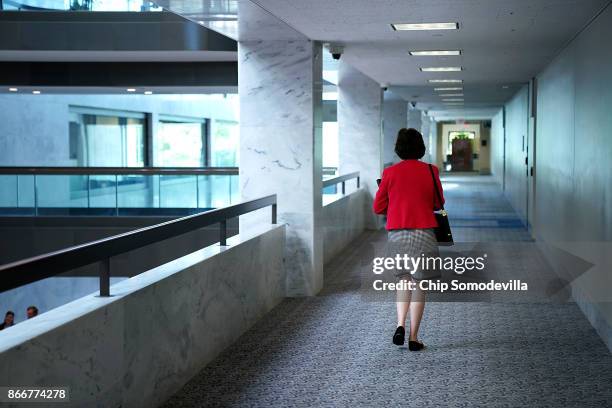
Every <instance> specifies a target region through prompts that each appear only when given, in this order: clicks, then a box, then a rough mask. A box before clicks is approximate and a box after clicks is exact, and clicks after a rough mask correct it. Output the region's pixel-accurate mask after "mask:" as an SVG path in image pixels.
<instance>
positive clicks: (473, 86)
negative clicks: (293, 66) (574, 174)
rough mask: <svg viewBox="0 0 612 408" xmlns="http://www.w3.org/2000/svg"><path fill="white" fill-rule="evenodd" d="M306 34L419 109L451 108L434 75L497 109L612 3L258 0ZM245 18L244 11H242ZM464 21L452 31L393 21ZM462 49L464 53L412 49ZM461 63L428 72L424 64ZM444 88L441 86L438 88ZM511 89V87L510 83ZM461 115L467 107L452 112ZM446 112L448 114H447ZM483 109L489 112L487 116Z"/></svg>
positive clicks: (469, 100)
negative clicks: (402, 26)
mask: <svg viewBox="0 0 612 408" xmlns="http://www.w3.org/2000/svg"><path fill="white" fill-rule="evenodd" d="M251 1H253V2H254V3H256V4H258V5H259V6H261V7H262V8H263V9H265V10H267V11H268V12H269V13H271V14H273V15H275V16H276V17H278V18H279V19H281V20H283V21H284V22H286V23H287V24H288V25H290V26H291V27H293V28H295V29H296V30H298V31H300V32H302V33H303V34H305V35H306V36H307V37H309V38H311V39H314V40H320V41H324V42H334V43H340V44H344V45H345V52H344V55H343V56H342V59H343V60H344V61H346V62H348V63H350V64H351V65H353V66H354V67H356V68H357V69H359V70H360V71H362V72H363V73H365V74H366V75H368V76H370V77H371V78H373V79H374V80H376V81H377V82H379V83H381V84H389V85H390V89H392V90H393V92H395V93H398V94H399V95H401V96H402V97H403V98H405V99H406V100H408V101H415V102H417V103H418V104H419V107H421V108H423V109H428V110H435V111H437V112H444V111H445V107H444V105H442V103H441V98H440V97H438V96H437V95H436V94H435V93H434V92H433V85H429V84H428V83H427V80H428V79H430V78H461V79H463V80H464V84H463V87H464V92H463V93H464V95H465V96H464V98H465V113H468V111H473V110H474V109H477V110H479V111H480V112H494V111H495V109H492V108H494V107H496V106H500V105H501V104H503V103H504V102H505V101H507V100H508V99H509V98H510V97H511V96H512V95H513V94H514V93H515V92H516V91H517V89H518V88H520V86H521V85H522V84H525V83H527V82H528V81H529V79H530V78H532V77H534V76H535V75H537V74H538V73H539V72H540V71H541V70H542V69H543V68H544V67H545V66H546V65H547V64H548V63H549V62H550V61H551V60H552V59H553V58H554V56H555V55H556V54H557V53H558V52H559V51H560V50H561V49H562V48H563V47H564V46H565V45H566V44H567V43H568V42H569V41H570V40H571V39H572V38H573V37H574V36H575V35H576V34H577V33H578V32H579V31H580V30H581V29H582V28H584V27H585V25H586V24H587V23H588V22H589V21H590V20H591V19H592V18H593V17H594V16H595V15H596V14H597V13H598V12H599V11H601V10H602V9H603V7H604V6H606V5H607V4H608V3H610V1H609V0H307V1H306V0H251ZM239 19H240V16H239ZM402 22H407V23H410V22H415V23H421V22H458V23H459V25H460V29H459V30H452V31H394V30H392V29H391V27H390V24H391V23H402ZM413 49H414V50H429V49H432V50H446V49H451V50H452V49H460V50H462V52H463V55H461V56H457V57H443V58H441V57H412V56H410V55H408V51H409V50H413ZM447 65H448V66H462V67H463V68H464V71H463V72H458V73H450V74H449V73H446V74H445V73H423V72H420V71H419V69H418V68H419V67H420V66H447ZM438 86H439V85H438ZM503 86H507V88H503ZM450 112H452V114H453V115H454V114H456V116H457V117H461V116H462V112H461V110H460V109H456V108H455V109H450ZM440 114H442V113H440ZM481 114H483V113H481Z"/></svg>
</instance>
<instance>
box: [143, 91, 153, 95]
mask: <svg viewBox="0 0 612 408" xmlns="http://www.w3.org/2000/svg"><path fill="white" fill-rule="evenodd" d="M144 94H145V95H153V91H145V92H144Z"/></svg>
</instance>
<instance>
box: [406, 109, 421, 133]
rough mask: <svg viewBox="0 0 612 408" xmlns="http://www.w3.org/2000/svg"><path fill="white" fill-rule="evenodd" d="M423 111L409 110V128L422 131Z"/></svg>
mask: <svg viewBox="0 0 612 408" xmlns="http://www.w3.org/2000/svg"><path fill="white" fill-rule="evenodd" d="M421 125H422V124H421V111H420V110H419V109H412V108H409V109H408V124H407V126H406V127H407V128H413V129H416V130H418V131H419V132H420V131H421Z"/></svg>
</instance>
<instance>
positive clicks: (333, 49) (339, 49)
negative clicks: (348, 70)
mask: <svg viewBox="0 0 612 408" xmlns="http://www.w3.org/2000/svg"><path fill="white" fill-rule="evenodd" d="M327 49H328V51H329V53H330V54H331V55H332V58H333V59H335V60H339V59H340V57H341V56H342V54H343V53H344V47H343V46H342V45H339V44H328V45H327Z"/></svg>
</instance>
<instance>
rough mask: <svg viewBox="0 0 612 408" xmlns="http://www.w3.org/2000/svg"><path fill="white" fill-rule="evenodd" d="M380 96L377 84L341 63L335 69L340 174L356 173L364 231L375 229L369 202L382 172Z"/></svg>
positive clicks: (376, 222)
mask: <svg viewBox="0 0 612 408" xmlns="http://www.w3.org/2000/svg"><path fill="white" fill-rule="evenodd" d="M382 105H383V94H382V89H381V87H380V85H379V84H378V83H377V82H375V81H374V80H372V79H370V78H369V77H367V76H366V75H364V74H362V73H361V72H359V71H357V70H356V69H355V68H353V67H351V66H350V65H348V64H347V63H345V62H342V61H340V67H339V70H338V142H339V143H338V145H339V150H340V169H339V170H340V171H339V172H340V174H341V175H342V174H346V173H350V172H354V171H359V172H360V175H361V185H362V186H363V188H364V189H365V191H366V193H367V199H366V200H365V206H366V214H368V216H367V217H366V223H365V225H366V228H368V229H378V228H380V227H381V226H382V219H381V217H378V216H376V215H374V214H373V212H372V201H373V199H374V194H376V190H377V188H378V186H377V185H376V179H377V178H380V175H381V174H382V170H383V143H382Z"/></svg>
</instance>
